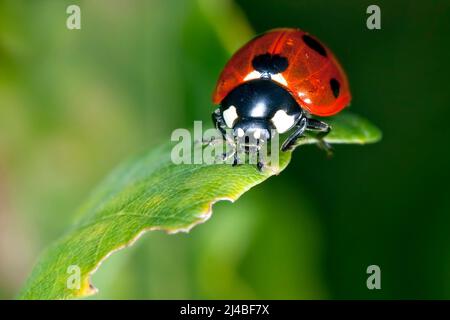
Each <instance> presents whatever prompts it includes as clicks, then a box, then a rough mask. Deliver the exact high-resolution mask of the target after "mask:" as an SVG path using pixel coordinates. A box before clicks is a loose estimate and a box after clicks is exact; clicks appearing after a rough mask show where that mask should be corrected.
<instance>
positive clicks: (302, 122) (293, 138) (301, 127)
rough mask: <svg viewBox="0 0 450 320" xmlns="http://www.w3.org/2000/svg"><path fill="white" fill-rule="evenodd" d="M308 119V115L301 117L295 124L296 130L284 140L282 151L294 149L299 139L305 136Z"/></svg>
mask: <svg viewBox="0 0 450 320" xmlns="http://www.w3.org/2000/svg"><path fill="white" fill-rule="evenodd" d="M308 120H309V119H308V118H306V117H301V118H299V121H298V123H297V124H296V125H295V126H294V128H295V131H294V132H293V133H292V134H291V135H290V136H289V137H288V138H287V139H286V140H285V141H284V142H283V144H282V146H281V151H289V150H293V149H294V147H295V143H296V142H297V141H298V139H300V138H301V137H303V133H304V132H305V130H306V128H307V126H308Z"/></svg>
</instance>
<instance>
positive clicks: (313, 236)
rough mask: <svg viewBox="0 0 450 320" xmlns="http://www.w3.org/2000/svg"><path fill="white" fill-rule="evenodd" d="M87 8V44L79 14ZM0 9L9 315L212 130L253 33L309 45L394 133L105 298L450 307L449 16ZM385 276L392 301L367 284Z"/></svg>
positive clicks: (346, 10) (257, 201)
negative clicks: (48, 262)
mask: <svg viewBox="0 0 450 320" xmlns="http://www.w3.org/2000/svg"><path fill="white" fill-rule="evenodd" d="M69 4H78V5H80V7H81V15H82V17H81V19H82V29H81V30H68V29H67V28H66V18H67V14H66V8H67V6H68V5H69ZM370 4H373V2H372V1H345V2H344V1H337V0H336V1H299V0H298V1H294V0H277V1H275V0H273V1H262V0H250V1H244V0H239V1H237V2H231V1H227V0H189V1H187V0H151V1H143V0H134V1H126V2H125V1H119V0H116V1H110V0H96V1H76V0H73V1H54V0H41V1H16V0H6V1H1V2H0V298H13V297H14V296H15V295H16V294H17V292H18V290H19V288H20V287H21V285H22V284H23V282H24V279H25V278H26V276H27V275H28V273H29V272H30V270H31V268H32V265H33V263H34V262H35V261H36V258H37V256H38V255H39V253H40V252H41V251H42V249H43V248H44V247H46V246H47V245H49V243H51V242H52V241H53V240H55V239H56V238H58V236H60V235H61V234H62V233H63V231H64V230H65V229H66V228H67V227H68V226H69V225H70V223H71V222H72V221H73V217H74V212H75V210H76V209H77V207H78V206H79V205H80V204H81V203H82V202H83V201H84V199H86V197H87V196H88V194H89V192H90V191H91V190H92V189H93V187H94V186H95V185H96V184H97V183H98V182H99V181H100V180H101V179H102V177H104V176H105V175H106V174H107V173H108V172H109V171H111V169H112V168H113V167H114V166H115V165H117V164H118V163H119V162H120V161H122V160H123V159H125V158H127V157H129V156H130V155H132V154H135V153H137V152H140V151H143V150H148V149H151V148H152V146H154V145H157V144H159V143H161V142H166V141H168V140H169V139H170V134H171V132H172V130H173V129H175V128H179V127H190V126H192V123H193V121H194V120H199V119H201V120H205V121H208V123H209V121H210V120H209V119H210V113H211V112H212V110H213V106H212V105H211V102H210V96H211V92H212V89H213V87H214V85H215V81H216V80H217V77H218V74H219V72H220V70H221V68H222V67H223V65H224V63H225V62H226V60H227V59H228V57H229V56H230V55H231V53H232V51H233V50H235V49H236V48H237V47H239V46H240V45H242V44H243V43H245V41H247V40H248V39H249V37H251V36H252V34H253V33H254V32H256V33H258V32H263V31H265V30H267V29H270V28H274V27H283V26H288V27H300V28H302V29H304V30H307V31H309V32H311V33H312V34H315V35H316V36H318V37H319V38H320V39H321V40H323V41H324V42H325V43H326V44H327V45H328V46H329V47H330V48H331V49H332V50H333V51H334V52H335V54H336V55H337V56H338V57H339V59H340V60H341V62H342V64H343V65H344V67H345V69H346V71H347V73H348V76H349V79H350V84H351V88H352V92H353V97H354V98H353V102H352V106H351V109H352V111H354V112H355V113H358V114H361V115H364V116H366V117H367V118H368V119H370V120H372V122H374V123H375V124H377V125H378V126H379V127H380V128H381V129H382V130H383V133H384V138H383V140H382V141H381V142H380V143H378V144H375V145H369V146H364V147H359V146H338V147H336V152H335V156H334V158H332V159H331V160H329V159H327V158H326V157H325V156H324V154H323V153H322V152H320V151H319V150H317V148H314V147H305V148H301V149H299V150H297V151H296V152H295V154H294V158H293V161H292V162H291V164H290V166H289V167H288V168H287V169H286V171H284V172H283V173H282V174H281V175H280V176H278V177H274V178H271V179H270V180H269V181H267V182H265V183H263V184H262V185H260V186H258V187H256V188H255V189H253V190H252V191H251V192H248V193H247V194H245V195H244V196H243V197H242V198H241V199H240V200H239V201H238V202H236V203H235V204H230V203H218V204H217V205H215V208H214V209H215V210H214V215H213V216H212V218H211V219H210V220H209V221H208V222H207V223H206V224H204V225H200V226H198V227H197V228H195V229H194V230H193V231H192V232H191V233H189V234H176V235H170V236H169V235H166V234H163V233H152V234H147V235H146V236H144V237H143V238H142V239H141V240H140V241H139V242H138V243H137V244H136V245H135V246H134V247H132V248H129V249H127V250H124V251H121V252H119V253H117V254H115V255H113V256H112V257H111V258H110V259H109V260H107V261H106V262H105V263H104V265H103V266H102V268H101V269H100V270H99V271H98V272H97V273H96V274H95V275H94V278H93V281H94V284H95V285H96V286H97V287H98V288H100V293H99V295H97V296H96V297H95V298H104V299H109V298H114V299H117V298H149V299H161V298H176V299H180V298H225V299H226V298H257V299H258V298H263V299H265V298H273V299H282V298H286V299H312V298H332V299H343V298H368V299H380V298H386V299H400V298H425V299H429V298H439V299H443V298H446V299H448V298H450V232H449V231H450V230H449V228H450V197H449V193H450V187H449V184H448V179H449V173H450V170H448V165H449V163H450V152H449V147H448V126H447V121H448V119H449V118H450V106H449V101H450V90H449V89H450V88H449V72H450V68H449V59H448V57H449V50H450V41H449V35H448V32H449V31H450V2H449V1H438V0H436V1H428V2H419V1H376V4H378V5H379V6H380V7H381V18H382V29H381V30H375V31H371V30H368V29H367V28H366V18H367V16H368V15H367V14H366V8H367V6H368V5H370ZM371 264H376V265H379V266H380V268H381V286H382V289H381V290H373V291H370V290H368V289H367V287H366V279H367V274H366V268H367V266H369V265H371Z"/></svg>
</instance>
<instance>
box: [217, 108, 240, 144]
mask: <svg viewBox="0 0 450 320" xmlns="http://www.w3.org/2000/svg"><path fill="white" fill-rule="evenodd" d="M212 120H213V123H214V126H215V127H216V129H217V130H219V132H220V133H221V134H222V137H223V139H224V140H225V141H226V142H227V143H228V144H230V145H235V142H234V141H233V138H231V137H230V136H229V135H228V133H227V125H226V123H225V120H224V119H223V117H222V114H221V113H220V110H219V108H217V109H216V110H214V112H213V113H212Z"/></svg>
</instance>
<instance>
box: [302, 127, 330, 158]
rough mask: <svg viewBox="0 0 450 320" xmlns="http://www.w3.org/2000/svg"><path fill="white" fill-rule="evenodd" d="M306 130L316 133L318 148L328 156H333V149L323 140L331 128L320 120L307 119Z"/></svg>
mask: <svg viewBox="0 0 450 320" xmlns="http://www.w3.org/2000/svg"><path fill="white" fill-rule="evenodd" d="M306 130H308V131H315V132H317V136H316V139H317V145H318V146H319V148H320V149H322V150H324V151H325V152H326V153H327V155H328V156H332V155H333V147H332V146H331V145H330V144H329V143H328V142H326V141H325V140H324V139H323V138H325V136H326V135H327V134H328V133H330V131H331V127H330V126H329V125H328V124H327V123H325V122H323V121H320V120H316V119H310V118H308V124H307V126H306Z"/></svg>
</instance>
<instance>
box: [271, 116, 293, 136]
mask: <svg viewBox="0 0 450 320" xmlns="http://www.w3.org/2000/svg"><path fill="white" fill-rule="evenodd" d="M271 121H272V123H273V125H274V126H275V128H276V129H277V131H278V133H284V132H286V131H288V130H289V129H290V128H291V127H292V126H293V125H294V123H295V116H290V115H288V114H287V113H286V112H285V111H284V110H278V111H277V112H276V113H275V115H274V116H273V117H272V119H271Z"/></svg>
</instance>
